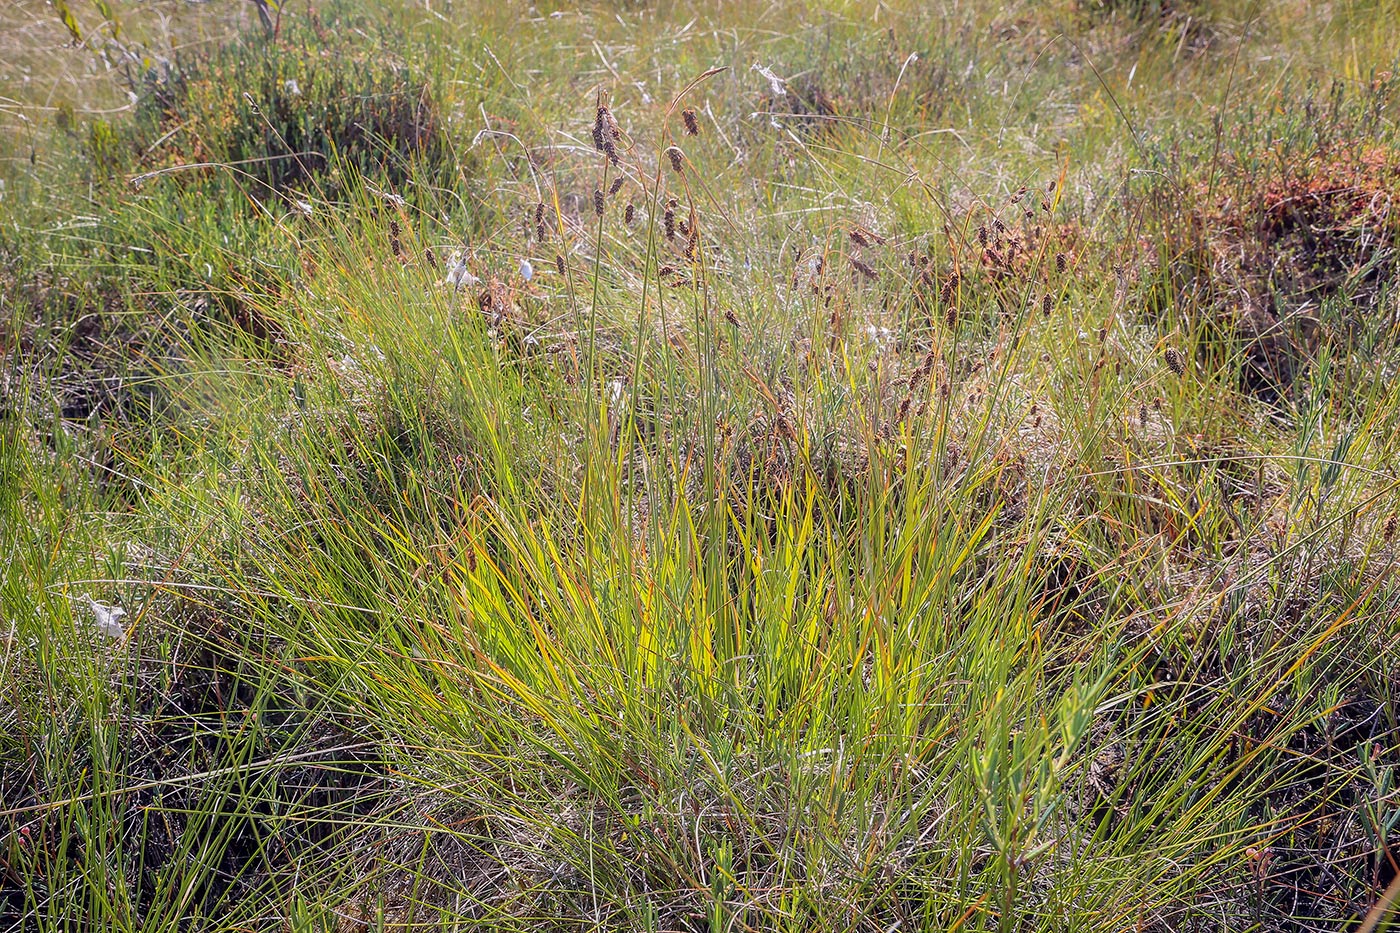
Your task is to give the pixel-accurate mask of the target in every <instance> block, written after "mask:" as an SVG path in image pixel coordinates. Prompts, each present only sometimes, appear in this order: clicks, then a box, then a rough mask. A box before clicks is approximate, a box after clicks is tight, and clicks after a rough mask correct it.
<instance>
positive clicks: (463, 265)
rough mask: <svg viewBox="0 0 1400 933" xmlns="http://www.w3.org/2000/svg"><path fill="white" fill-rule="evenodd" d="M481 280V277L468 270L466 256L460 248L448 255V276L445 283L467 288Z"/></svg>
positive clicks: (451, 286)
mask: <svg viewBox="0 0 1400 933" xmlns="http://www.w3.org/2000/svg"><path fill="white" fill-rule="evenodd" d="M480 281H481V279H479V278H477V277H476V276H474V275H472V274H471V272H470V271H468V269H467V260H466V257H465V256H463V255H462V253H461V251H460V250H457V251H454V252H453V253H452V255H451V256H448V257H447V278H446V279H445V280H444V283H445V284H446V285H447V287H448V288H467V287H470V286H472V285H475V284H476V283H478V282H480Z"/></svg>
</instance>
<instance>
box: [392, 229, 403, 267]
mask: <svg viewBox="0 0 1400 933" xmlns="http://www.w3.org/2000/svg"><path fill="white" fill-rule="evenodd" d="M389 252H391V253H393V254H394V258H395V259H403V240H401V239H399V222H398V221H397V220H391V221H389Z"/></svg>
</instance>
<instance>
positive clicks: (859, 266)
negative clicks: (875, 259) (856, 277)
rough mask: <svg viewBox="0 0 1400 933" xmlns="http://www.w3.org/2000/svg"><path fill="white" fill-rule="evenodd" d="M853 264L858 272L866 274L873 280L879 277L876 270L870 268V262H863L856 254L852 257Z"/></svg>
mask: <svg viewBox="0 0 1400 933" xmlns="http://www.w3.org/2000/svg"><path fill="white" fill-rule="evenodd" d="M851 265H852V266H854V267H855V270H856V271H857V272H859V273H860V274H861V275H863V276H865V277H866V278H867V279H871V280H872V281H873V280H874V279H876V278H878V277H879V276H878V275H877V274H876V272H875V270H874V269H872V268H870V265H869V264H868V263H864V262H861V261H860V260H859V259H857V258H855V257H854V256H852V257H851Z"/></svg>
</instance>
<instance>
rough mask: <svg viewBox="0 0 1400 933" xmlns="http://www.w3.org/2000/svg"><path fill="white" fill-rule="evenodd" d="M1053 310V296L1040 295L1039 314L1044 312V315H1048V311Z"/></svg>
mask: <svg viewBox="0 0 1400 933" xmlns="http://www.w3.org/2000/svg"><path fill="white" fill-rule="evenodd" d="M1054 310H1055V299H1054V298H1051V297H1050V296H1049V295H1045V296H1044V297H1042V298H1041V299H1040V313H1041V314H1044V315H1046V316H1047V317H1048V316H1049V315H1050V312H1051V311H1054Z"/></svg>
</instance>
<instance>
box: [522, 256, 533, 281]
mask: <svg viewBox="0 0 1400 933" xmlns="http://www.w3.org/2000/svg"><path fill="white" fill-rule="evenodd" d="M520 277H521V278H522V279H524V280H525V281H527V282H528V281H530V280H531V279H533V278H534V277H535V267H534V266H532V265H530V260H528V259H522V260H520Z"/></svg>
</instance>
